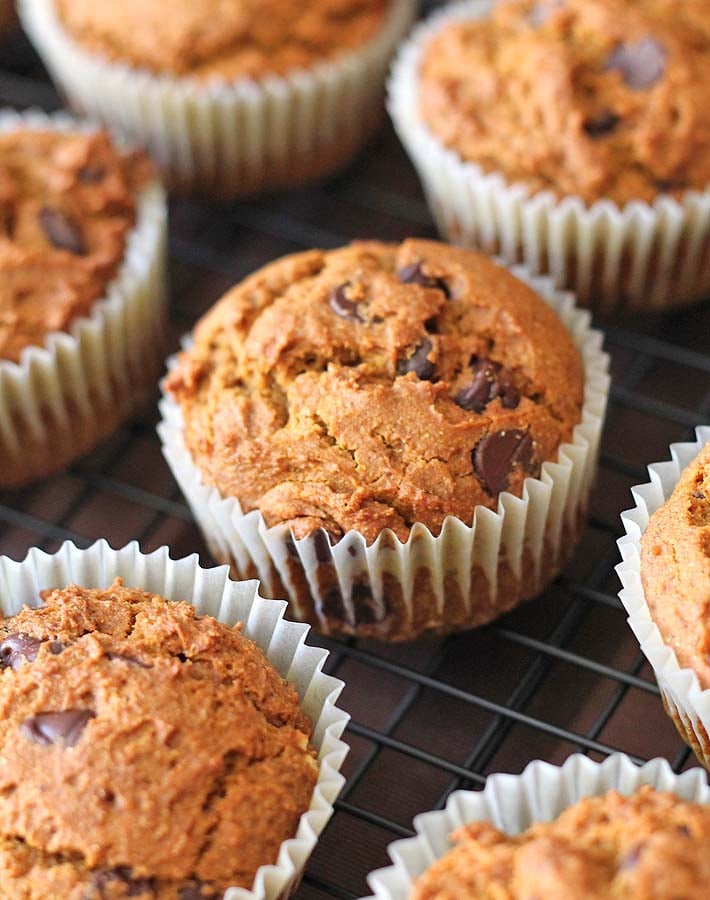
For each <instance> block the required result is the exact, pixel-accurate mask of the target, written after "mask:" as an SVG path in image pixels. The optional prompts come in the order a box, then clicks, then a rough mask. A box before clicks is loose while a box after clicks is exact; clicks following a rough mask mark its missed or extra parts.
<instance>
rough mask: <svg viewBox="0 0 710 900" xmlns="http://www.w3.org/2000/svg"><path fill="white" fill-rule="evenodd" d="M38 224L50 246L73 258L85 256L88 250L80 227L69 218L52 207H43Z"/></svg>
mask: <svg viewBox="0 0 710 900" xmlns="http://www.w3.org/2000/svg"><path fill="white" fill-rule="evenodd" d="M39 224H40V225H41V227H42V231H43V232H44V233H45V235H46V236H47V240H48V241H49V242H50V244H53V246H55V247H56V248H57V249H58V250H67V251H68V252H69V253H73V254H74V255H75V256H85V255H86V252H87V250H88V248H87V246H86V240H85V239H84V234H83V232H82V230H81V227H80V226H79V225H77V223H76V222H75V221H74V220H73V219H72V218H71V216H69V215H68V214H67V213H65V212H62V210H61V209H56V208H55V207H53V206H43V207H42V209H41V211H40V214H39Z"/></svg>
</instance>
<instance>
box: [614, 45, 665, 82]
mask: <svg viewBox="0 0 710 900" xmlns="http://www.w3.org/2000/svg"><path fill="white" fill-rule="evenodd" d="M606 65H607V69H615V70H616V71H617V72H620V73H621V77H622V78H623V79H624V82H625V83H626V84H627V85H628V86H629V87H630V88H632V90H634V91H642V90H645V89H646V88H649V87H651V86H652V85H654V84H655V83H656V82H657V81H658V79H659V78H661V77H662V75H663V73H664V71H665V68H666V50H665V47H664V46H663V44H661V43H660V42H659V41H657V40H656V39H655V38H652V37H647V38H642V39H641V40H640V41H636V43H635V44H619V45H618V46H617V47H615V48H614V50H612V52H611V55H610V56H609V59H608V60H607V64H606Z"/></svg>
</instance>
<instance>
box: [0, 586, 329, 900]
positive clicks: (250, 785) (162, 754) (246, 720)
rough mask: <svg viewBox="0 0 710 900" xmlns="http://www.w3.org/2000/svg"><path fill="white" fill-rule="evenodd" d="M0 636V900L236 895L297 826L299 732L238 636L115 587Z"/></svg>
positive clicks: (0, 630) (68, 596)
mask: <svg viewBox="0 0 710 900" xmlns="http://www.w3.org/2000/svg"><path fill="white" fill-rule="evenodd" d="M43 597H44V600H45V606H44V607H41V608H39V609H28V608H25V609H23V610H22V611H21V612H20V613H19V614H18V615H16V616H14V617H12V618H7V619H5V620H3V622H2V624H1V625H0V710H1V711H2V728H0V755H2V759H3V766H2V769H1V770H0V882H1V883H2V895H3V897H6V898H8V900H15V898H17V900H20V898H23V900H27V898H40V897H41V898H44V897H49V896H52V897H58V896H61V897H66V898H71V900H74V898H76V900H79V898H81V900H84V898H93V897H97V898H98V897H104V898H108V897H111V898H114V897H116V898H119V897H140V898H144V900H148V898H151V900H195V898H199V897H205V898H206V897H216V896H222V892H223V891H224V890H225V889H226V888H227V887H228V886H230V885H238V886H243V887H251V884H252V882H253V879H254V876H255V873H256V870H257V868H258V867H259V866H260V865H264V864H270V863H274V862H276V858H277V855H278V851H279V847H280V845H281V843H282V841H284V840H286V839H287V838H290V837H292V836H293V835H294V834H295V833H296V829H297V827H298V822H299V819H300V816H301V814H302V813H303V812H304V811H305V810H307V809H308V807H309V804H310V799H311V794H312V792H313V788H314V786H315V783H316V781H317V776H318V768H317V764H316V761H315V751H313V750H312V749H311V748H310V746H309V739H310V736H311V723H310V721H309V720H308V718H307V717H306V716H305V715H304V713H303V712H302V711H301V709H300V705H299V699H298V695H297V693H296V690H295V688H294V687H293V685H291V684H289V683H287V682H285V681H284V680H283V679H282V678H281V677H280V676H279V674H278V673H277V672H276V670H275V669H274V667H273V666H272V665H271V663H270V662H269V661H268V660H267V659H266V658H265V657H264V655H263V653H262V652H261V650H259V648H258V647H257V646H256V645H255V644H254V643H253V642H252V641H250V640H248V639H247V638H245V637H244V636H243V635H242V634H241V632H240V630H239V628H230V627H229V626H227V625H224V624H222V623H220V622H218V621H216V620H215V619H213V618H211V617H209V616H198V615H196V614H195V610H194V608H193V607H192V606H190V605H189V604H188V603H171V602H169V601H167V600H165V599H163V598H161V597H158V596H155V595H152V594H150V593H146V592H143V591H138V590H133V589H131V588H126V587H124V586H123V585H122V583H121V581H120V580H117V581H116V582H115V583H114V584H113V585H112V586H111V587H110V588H108V589H106V590H90V589H85V588H82V587H78V586H76V585H72V586H70V587H68V588H66V589H61V590H53V591H49V592H46V593H45V594H44V595H43Z"/></svg>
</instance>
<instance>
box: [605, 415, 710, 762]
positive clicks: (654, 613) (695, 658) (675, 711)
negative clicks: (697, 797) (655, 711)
mask: <svg viewBox="0 0 710 900" xmlns="http://www.w3.org/2000/svg"><path fill="white" fill-rule="evenodd" d="M708 441H710V430H708V429H707V428H701V429H698V439H697V441H695V442H693V443H688V444H674V445H673V446H672V447H671V452H672V456H673V460H672V461H671V462H665V463H659V464H656V465H654V466H650V467H649V472H650V474H651V477H652V482H651V483H650V484H646V485H639V486H637V487H636V488H634V498H635V499H636V508H635V509H633V510H627V511H626V512H625V513H623V514H622V521H623V524H624V527H625V529H626V536H625V537H623V538H621V540H620V541H619V547H620V549H621V554H622V557H623V559H624V562H623V563H622V565H621V566H619V567H618V573H619V577H620V578H621V581H622V584H623V586H624V590H622V592H621V594H620V597H621V600H622V602H623V603H624V606H625V608H626V610H627V611H628V612H629V624H630V625H631V627H632V629H633V630H634V633H635V634H636V636H637V637H638V639H639V642H640V644H641V649H642V650H643V651H644V653H645V654H646V656H647V658H648V660H649V662H650V663H651V665H652V667H653V669H654V673H655V675H656V678H657V679H658V684H659V687H660V688H661V695H662V697H663V701H664V704H665V707H666V711H667V712H668V713H669V715H670V716H671V718H672V719H673V721H674V722H675V724H676V726H677V728H678V731H679V732H680V735H681V737H682V738H683V739H684V740H685V741H686V742H687V743H688V744H689V745H690V746H691V747H692V748H693V750H694V751H695V753H696V755H697V756H698V759H699V760H700V762H702V763H703V764H704V765H705V766H708V767H710V738H708V729H710V667H708V660H707V653H708V621H707V603H708V589H707V585H708V578H709V576H710V559H709V557H708V549H707V548H708V535H709V534H710V443H708Z"/></svg>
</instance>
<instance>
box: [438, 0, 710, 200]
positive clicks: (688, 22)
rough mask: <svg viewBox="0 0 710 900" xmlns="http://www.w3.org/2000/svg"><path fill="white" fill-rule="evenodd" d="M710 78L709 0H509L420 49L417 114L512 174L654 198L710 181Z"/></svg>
mask: <svg viewBox="0 0 710 900" xmlns="http://www.w3.org/2000/svg"><path fill="white" fill-rule="evenodd" d="M708 83H710V4H708V3H707V2H706V0H684V2H682V3H679V2H678V0H507V2H503V3H501V4H500V5H499V6H497V7H496V9H495V11H494V12H493V13H492V14H491V15H490V16H489V17H487V18H484V19H477V20H468V21H465V22H455V23H451V24H448V25H446V26H445V27H444V28H443V30H442V31H441V32H440V33H439V34H438V35H436V36H435V37H434V38H433V39H432V40H431V42H430V43H429V44H428V45H427V46H426V48H425V53H424V58H423V63H422V68H421V80H420V101H421V114H422V116H423V119H424V121H425V122H426V124H427V125H428V127H429V128H430V129H431V130H432V131H433V132H434V133H435V134H436V135H437V136H438V137H439V138H440V139H441V141H442V142H443V143H444V144H445V145H446V146H447V147H450V148H452V149H453V150H455V151H456V152H457V153H458V154H459V155H460V156H461V157H463V158H464V159H465V160H467V161H470V162H474V163H477V164H478V165H480V166H481V167H482V168H483V169H484V171H486V172H501V173H502V174H503V175H504V176H505V178H506V180H507V181H508V182H522V183H524V184H525V185H527V186H528V187H529V188H530V189H531V190H532V191H541V190H550V191H552V192H554V193H555V194H557V195H558V196H562V195H570V194H572V195H579V196H580V197H582V198H583V200H584V201H586V202H587V203H592V202H594V201H596V200H599V199H601V198H605V197H606V198H609V199H611V200H614V201H616V202H617V203H618V204H624V203H627V202H628V201H630V200H645V201H652V200H653V199H654V198H655V197H656V196H657V195H658V194H660V193H671V194H674V195H680V194H681V192H682V191H684V190H686V189H691V188H694V189H698V190H704V189H705V188H706V187H707V186H708V184H710V104H708V102H707V96H706V95H707V89H706V86H707V84H708Z"/></svg>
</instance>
